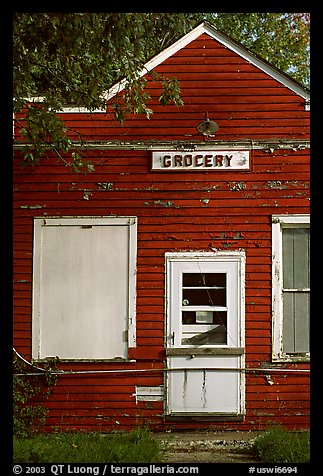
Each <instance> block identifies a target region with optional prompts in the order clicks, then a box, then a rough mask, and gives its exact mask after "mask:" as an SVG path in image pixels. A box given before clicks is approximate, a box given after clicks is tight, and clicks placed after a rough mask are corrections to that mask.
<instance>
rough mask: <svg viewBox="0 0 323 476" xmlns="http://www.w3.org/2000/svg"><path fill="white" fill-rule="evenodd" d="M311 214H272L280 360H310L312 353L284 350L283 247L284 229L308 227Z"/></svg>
mask: <svg viewBox="0 0 323 476" xmlns="http://www.w3.org/2000/svg"><path fill="white" fill-rule="evenodd" d="M309 226H310V215H273V216H272V360H273V361H276V362H277V361H279V362H308V361H309V360H310V353H309V352H308V353H306V354H300V355H298V354H295V355H294V354H288V353H285V352H283V247H282V231H283V229H286V228H297V227H299V228H307V227H309Z"/></svg>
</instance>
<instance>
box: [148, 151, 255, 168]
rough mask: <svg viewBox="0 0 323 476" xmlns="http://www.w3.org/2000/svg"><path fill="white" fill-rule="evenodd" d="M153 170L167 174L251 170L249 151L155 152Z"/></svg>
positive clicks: (153, 154)
mask: <svg viewBox="0 0 323 476" xmlns="http://www.w3.org/2000/svg"><path fill="white" fill-rule="evenodd" d="M152 170H164V171H166V172H167V171H169V172H170V171H177V172H184V171H185V172H186V171H191V170H192V171H195V172H196V171H200V172H202V171H203V172H210V171H216V172H218V171H219V172H220V171H221V170H226V171H229V170H249V151H248V150H200V151H194V152H192V151H164V150H163V151H153V152H152Z"/></svg>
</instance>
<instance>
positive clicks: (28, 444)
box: [13, 428, 162, 463]
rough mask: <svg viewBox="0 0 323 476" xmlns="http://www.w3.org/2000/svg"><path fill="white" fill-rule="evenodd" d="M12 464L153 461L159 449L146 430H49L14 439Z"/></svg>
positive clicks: (155, 459) (158, 444)
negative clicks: (104, 432)
mask: <svg viewBox="0 0 323 476" xmlns="http://www.w3.org/2000/svg"><path fill="white" fill-rule="evenodd" d="M13 453H14V463H154V462H158V461H159V460H160V457H161V454H162V449H161V446H160V443H159V442H158V441H156V440H154V439H153V438H152V436H151V434H150V432H149V430H147V429H143V428H137V429H135V430H133V431H131V432H127V433H110V434H107V435H102V434H100V433H52V434H39V435H37V436H35V437H33V438H29V439H14V443H13Z"/></svg>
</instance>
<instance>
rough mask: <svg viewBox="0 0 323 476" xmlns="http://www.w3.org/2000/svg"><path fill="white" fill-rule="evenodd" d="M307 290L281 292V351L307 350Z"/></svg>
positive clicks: (308, 314) (308, 320)
mask: <svg viewBox="0 0 323 476" xmlns="http://www.w3.org/2000/svg"><path fill="white" fill-rule="evenodd" d="M309 303H310V295H309V292H283V312H284V322H283V351H284V352H285V353H287V354H290V353H295V352H309V351H310V349H309V334H310V312H309Z"/></svg>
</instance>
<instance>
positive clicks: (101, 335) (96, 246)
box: [32, 218, 136, 359]
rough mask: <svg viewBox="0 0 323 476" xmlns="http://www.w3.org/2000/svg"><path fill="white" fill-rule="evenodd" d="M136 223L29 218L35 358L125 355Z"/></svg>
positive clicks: (130, 317) (129, 220) (128, 220)
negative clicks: (31, 221) (31, 222)
mask: <svg viewBox="0 0 323 476" xmlns="http://www.w3.org/2000/svg"><path fill="white" fill-rule="evenodd" d="M135 226H136V221H135V219H134V218H122V219H113V218H105V219H95V218H93V219H90V218H73V219H45V220H44V219H35V237H34V302H33V304H34V313H33V336H32V337H33V358H37V359H42V358H46V357H53V356H58V357H59V358H60V359H111V358H116V357H119V358H120V357H121V358H127V351H128V343H129V342H128V335H129V324H130V323H131V324H132V325H133V322H134V311H135V309H134V299H135V285H134V279H135V271H134V270H135V254H136V247H135V234H134V233H135ZM130 334H131V338H130V341H131V342H130V345H131V344H133V340H134V333H133V330H132V329H130Z"/></svg>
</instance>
